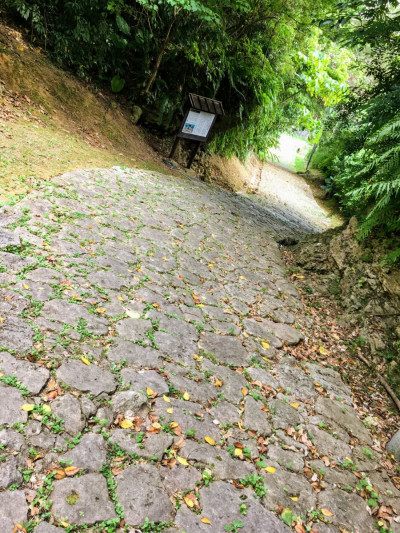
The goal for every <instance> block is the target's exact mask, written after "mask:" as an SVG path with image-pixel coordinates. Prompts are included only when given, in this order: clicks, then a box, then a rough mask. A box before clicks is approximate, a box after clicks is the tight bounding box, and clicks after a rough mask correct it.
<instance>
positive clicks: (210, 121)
mask: <svg viewBox="0 0 400 533" xmlns="http://www.w3.org/2000/svg"><path fill="white" fill-rule="evenodd" d="M189 99H190V106H191V107H190V109H189V110H188V111H187V112H186V114H185V117H184V119H183V121H182V124H181V127H180V129H179V132H178V134H177V136H176V139H175V142H174V145H173V147H172V150H171V153H170V156H169V157H170V158H173V157H174V154H175V151H176V149H177V147H178V143H179V139H189V140H191V141H196V146H195V148H194V150H193V152H192V155H191V156H190V159H189V163H188V168H190V167H191V165H192V163H193V160H194V158H195V156H196V154H197V151H198V149H199V146H200V143H202V142H205V141H207V139H208V136H209V135H210V132H211V129H212V127H213V126H214V123H215V121H216V119H217V116H218V115H224V114H225V112H224V108H223V106H222V102H219V101H218V100H212V99H211V98H205V97H204V96H199V95H197V94H193V93H190V94H189Z"/></svg>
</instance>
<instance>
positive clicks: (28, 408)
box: [21, 403, 35, 411]
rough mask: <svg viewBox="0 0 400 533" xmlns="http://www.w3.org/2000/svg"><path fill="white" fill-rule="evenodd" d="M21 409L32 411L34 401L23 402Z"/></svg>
mask: <svg viewBox="0 0 400 533" xmlns="http://www.w3.org/2000/svg"><path fill="white" fill-rule="evenodd" d="M21 409H22V410H23V411H33V410H34V409H35V404H34V403H24V405H23V406H22V407H21Z"/></svg>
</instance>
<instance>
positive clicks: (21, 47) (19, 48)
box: [17, 46, 24, 525]
mask: <svg viewBox="0 0 400 533" xmlns="http://www.w3.org/2000/svg"><path fill="white" fill-rule="evenodd" d="M23 49H24V47H23V46H17V50H19V51H20V52H22V51H23ZM17 525H18V524H17Z"/></svg>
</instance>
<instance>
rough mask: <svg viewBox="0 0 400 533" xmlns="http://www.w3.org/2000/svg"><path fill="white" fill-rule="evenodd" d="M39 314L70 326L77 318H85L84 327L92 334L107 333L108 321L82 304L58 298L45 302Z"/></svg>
mask: <svg viewBox="0 0 400 533" xmlns="http://www.w3.org/2000/svg"><path fill="white" fill-rule="evenodd" d="M41 316H42V317H43V318H47V319H49V320H52V319H53V320H54V319H55V320H57V321H58V322H62V323H64V324H68V325H70V326H77V325H78V323H79V320H80V319H82V320H85V322H86V326H85V327H86V328H87V330H88V331H90V332H91V333H93V334H94V335H107V333H108V321H107V320H106V319H105V318H98V317H96V316H94V315H93V314H92V313H89V311H88V310H87V309H86V307H85V306H83V305H78V304H72V303H69V302H66V301H64V300H59V299H58V298H56V299H54V300H50V301H49V302H46V303H45V304H44V306H43V308H42V312H41Z"/></svg>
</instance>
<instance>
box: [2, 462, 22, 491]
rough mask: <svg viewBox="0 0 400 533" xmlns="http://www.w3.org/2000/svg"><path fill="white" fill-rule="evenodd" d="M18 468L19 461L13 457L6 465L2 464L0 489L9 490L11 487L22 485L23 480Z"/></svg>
mask: <svg viewBox="0 0 400 533" xmlns="http://www.w3.org/2000/svg"><path fill="white" fill-rule="evenodd" d="M18 466H19V465H18V462H17V459H16V458H15V457H13V456H11V457H9V458H8V459H7V460H6V461H5V462H4V463H3V462H0V489H7V488H8V487H9V486H10V485H15V484H17V483H21V481H22V479H23V478H22V474H21V472H20V471H19V470H18Z"/></svg>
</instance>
